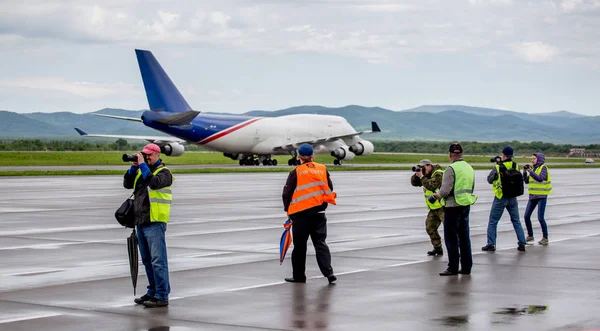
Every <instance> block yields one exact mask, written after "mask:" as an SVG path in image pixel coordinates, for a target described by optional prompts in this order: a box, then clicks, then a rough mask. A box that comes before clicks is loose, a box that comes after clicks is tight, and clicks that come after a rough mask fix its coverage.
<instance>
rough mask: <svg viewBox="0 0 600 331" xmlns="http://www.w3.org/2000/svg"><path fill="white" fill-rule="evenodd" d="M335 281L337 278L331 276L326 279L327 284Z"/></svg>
mask: <svg viewBox="0 0 600 331" xmlns="http://www.w3.org/2000/svg"><path fill="white" fill-rule="evenodd" d="M336 280H337V277H336V276H335V275H331V276H329V277H327V281H328V282H329V284H333V283H334V282H335V281H336Z"/></svg>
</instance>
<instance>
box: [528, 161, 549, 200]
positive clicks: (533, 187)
mask: <svg viewBox="0 0 600 331" xmlns="http://www.w3.org/2000/svg"><path fill="white" fill-rule="evenodd" d="M543 167H546V173H547V174H548V177H547V178H546V180H545V181H542V182H538V181H536V180H535V179H533V178H531V177H530V178H529V188H528V190H529V194H533V195H549V194H550V193H552V181H551V178H550V171H549V170H548V167H547V166H546V165H545V164H542V165H541V166H539V167H538V168H537V169H536V170H535V174H536V175H538V176H539V175H540V174H541V173H542V168H543Z"/></svg>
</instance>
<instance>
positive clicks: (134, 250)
mask: <svg viewBox="0 0 600 331" xmlns="http://www.w3.org/2000/svg"><path fill="white" fill-rule="evenodd" d="M127 254H128V255H129V272H130V273H131V283H132V284H133V295H135V288H136V286H137V277H138V239H137V235H136V233H135V229H133V231H132V232H131V235H130V236H129V238H127Z"/></svg>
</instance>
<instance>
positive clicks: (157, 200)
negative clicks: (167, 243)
mask: <svg viewBox="0 0 600 331" xmlns="http://www.w3.org/2000/svg"><path fill="white" fill-rule="evenodd" d="M163 169H167V167H158V168H157V169H156V170H154V171H153V172H152V174H153V175H154V176H156V174H158V173H159V172H160V171H161V170H163ZM141 176H142V171H141V170H139V169H138V172H137V175H136V176H135V180H134V182H133V189H134V190H135V187H136V184H137V181H138V178H140V177H141ZM173 180H175V178H173ZM148 198H149V199H150V222H163V223H167V222H169V215H170V214H171V201H173V197H172V194H171V186H167V187H163V188H161V189H158V190H153V189H151V188H150V186H148Z"/></svg>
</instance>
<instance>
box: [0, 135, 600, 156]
mask: <svg viewBox="0 0 600 331" xmlns="http://www.w3.org/2000/svg"><path fill="white" fill-rule="evenodd" d="M451 143H453V142H451V141H397V140H393V141H391V140H388V141H384V140H374V141H373V145H374V146H375V150H376V151H377V152H395V153H424V154H431V153H435V154H445V153H447V152H448V146H449V145H450V144H451ZM460 143H461V145H462V146H463V149H464V152H465V154H494V155H495V154H498V153H500V151H502V149H503V148H504V147H505V146H511V147H512V148H513V149H514V150H515V154H516V155H530V154H531V153H534V152H542V153H544V154H547V155H556V156H558V155H561V156H565V155H566V154H568V153H569V151H570V149H571V148H585V149H586V150H587V151H590V152H599V151H600V144H591V145H570V144H550V143H545V142H541V141H533V142H519V141H505V142H494V143H490V142H477V141H464V142H463V141H460ZM145 144H146V143H143V142H139V143H138V142H136V143H130V142H128V141H126V140H125V139H118V140H116V141H114V142H97V141H95V142H91V141H78V140H66V141H65V140H42V139H20V140H4V141H2V140H0V151H61V152H62V151H138V150H141V149H142V148H143V147H144V145H145ZM185 148H186V150H188V151H203V150H205V149H204V148H202V147H201V146H196V145H186V147H185Z"/></svg>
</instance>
